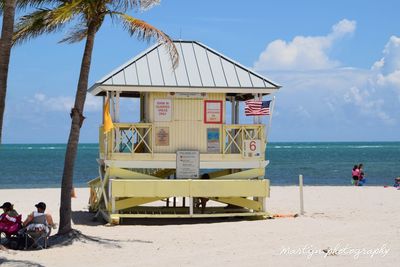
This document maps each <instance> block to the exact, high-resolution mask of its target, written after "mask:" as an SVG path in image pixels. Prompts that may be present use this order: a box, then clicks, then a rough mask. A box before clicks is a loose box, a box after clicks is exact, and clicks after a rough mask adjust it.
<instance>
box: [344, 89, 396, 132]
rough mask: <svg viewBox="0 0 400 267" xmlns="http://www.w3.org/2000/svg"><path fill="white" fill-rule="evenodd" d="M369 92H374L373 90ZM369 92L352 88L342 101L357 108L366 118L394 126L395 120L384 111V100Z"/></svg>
mask: <svg viewBox="0 0 400 267" xmlns="http://www.w3.org/2000/svg"><path fill="white" fill-rule="evenodd" d="M371 91H372V92H375V90H371ZM371 91H369V90H360V89H359V88H357V87H352V88H350V90H348V92H346V93H345V94H344V101H345V102H346V103H349V104H351V105H354V106H356V107H358V109H359V110H360V111H361V112H362V113H363V114H365V115H367V116H368V117H376V118H378V119H380V120H381V121H382V122H383V123H385V124H388V125H394V124H395V123H396V120H395V119H394V118H392V117H391V116H390V115H389V114H388V113H387V112H385V110H384V107H385V100H384V99H382V98H378V97H379V96H377V95H376V94H375V95H373V94H371Z"/></svg>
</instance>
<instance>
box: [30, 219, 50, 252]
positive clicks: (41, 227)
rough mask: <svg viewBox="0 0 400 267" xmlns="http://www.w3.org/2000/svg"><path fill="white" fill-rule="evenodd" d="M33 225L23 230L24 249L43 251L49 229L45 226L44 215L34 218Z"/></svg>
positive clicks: (45, 246) (46, 243)
mask: <svg viewBox="0 0 400 267" xmlns="http://www.w3.org/2000/svg"><path fill="white" fill-rule="evenodd" d="M34 220H35V223H32V224H29V225H28V226H27V227H26V229H25V249H45V248H47V246H48V238H49V236H50V233H51V227H50V226H49V225H48V224H47V220H46V215H45V214H42V215H40V216H37V217H35V219H34Z"/></svg>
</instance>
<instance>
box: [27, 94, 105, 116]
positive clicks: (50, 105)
mask: <svg viewBox="0 0 400 267" xmlns="http://www.w3.org/2000/svg"><path fill="white" fill-rule="evenodd" d="M29 102H30V103H32V104H34V105H35V108H36V109H37V110H46V111H67V112H68V111H70V110H71V108H72V107H73V106H74V98H73V97H72V96H55V97H50V96H47V95H46V94H43V93H36V94H34V96H33V97H32V99H30V100H29ZM101 106H102V102H101V99H100V98H98V97H94V96H92V95H90V94H87V95H86V102H85V110H86V111H88V112H92V111H99V110H101Z"/></svg>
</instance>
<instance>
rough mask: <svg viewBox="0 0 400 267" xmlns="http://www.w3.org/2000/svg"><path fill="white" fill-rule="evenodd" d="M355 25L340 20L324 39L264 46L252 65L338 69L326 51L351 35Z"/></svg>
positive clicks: (298, 38) (260, 67)
mask: <svg viewBox="0 0 400 267" xmlns="http://www.w3.org/2000/svg"><path fill="white" fill-rule="evenodd" d="M355 29H356V22H355V21H350V20H347V19H343V20H341V21H339V22H338V23H337V24H335V25H333V27H332V31H331V32H330V33H329V34H328V35H325V36H307V37H306V36H296V37H295V38H293V40H292V41H290V42H286V41H284V40H275V41H273V42H271V43H269V44H268V45H267V47H266V48H265V50H264V51H263V52H262V53H261V54H260V56H259V58H258V60H257V61H256V62H255V64H254V69H255V70H257V71H264V70H303V71H304V70H321V69H330V68H334V67H337V66H339V65H340V63H339V62H338V61H336V60H333V59H331V58H329V56H328V54H327V53H328V51H329V49H330V48H331V47H332V45H333V44H334V43H335V42H336V41H338V40H339V39H341V38H343V37H345V36H347V35H350V34H352V33H353V32H354V31H355Z"/></svg>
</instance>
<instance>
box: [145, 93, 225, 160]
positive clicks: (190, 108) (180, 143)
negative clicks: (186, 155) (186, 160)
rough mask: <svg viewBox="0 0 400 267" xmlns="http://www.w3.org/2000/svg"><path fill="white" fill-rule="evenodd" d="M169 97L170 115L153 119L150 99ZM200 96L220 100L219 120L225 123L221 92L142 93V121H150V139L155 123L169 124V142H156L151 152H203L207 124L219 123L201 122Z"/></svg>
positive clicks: (159, 124) (202, 120)
mask: <svg viewBox="0 0 400 267" xmlns="http://www.w3.org/2000/svg"><path fill="white" fill-rule="evenodd" d="M155 99H171V100H172V117H171V121H170V122H154V100H155ZM204 100H221V101H222V106H223V114H222V123H225V94H223V93H219V94H207V95H206V96H205V97H204V98H198V99H196V98H193V99H187V98H177V97H174V96H170V95H169V94H168V93H164V92H155V93H147V94H146V97H145V103H146V104H145V121H146V122H151V123H153V126H154V127H153V129H154V130H153V140H155V130H156V127H169V146H156V145H155V143H154V152H155V153H160V152H161V153H175V152H176V151H177V150H199V151H200V152H201V153H206V152H207V128H219V129H220V136H221V135H222V124H205V123H204V118H203V117H204Z"/></svg>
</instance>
